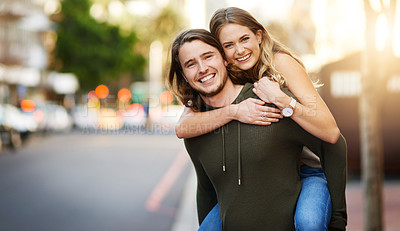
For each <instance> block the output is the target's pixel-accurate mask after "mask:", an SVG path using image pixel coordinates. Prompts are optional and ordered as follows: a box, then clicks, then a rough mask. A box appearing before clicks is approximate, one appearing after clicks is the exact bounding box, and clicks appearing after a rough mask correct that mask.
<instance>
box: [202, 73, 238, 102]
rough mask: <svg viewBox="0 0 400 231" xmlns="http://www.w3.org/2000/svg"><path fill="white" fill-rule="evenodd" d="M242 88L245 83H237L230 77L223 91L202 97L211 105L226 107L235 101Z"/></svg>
mask: <svg viewBox="0 0 400 231" xmlns="http://www.w3.org/2000/svg"><path fill="white" fill-rule="evenodd" d="M242 88H243V85H235V84H233V83H232V81H231V80H230V79H228V80H227V81H226V83H225V86H224V88H223V89H222V90H221V92H219V93H218V94H216V95H214V96H211V97H206V96H201V98H202V99H203V100H204V102H205V103H206V104H208V105H210V106H213V107H224V106H227V105H229V104H231V103H232V102H233V101H235V99H236V97H237V96H238V95H239V93H240V91H241V90H242Z"/></svg>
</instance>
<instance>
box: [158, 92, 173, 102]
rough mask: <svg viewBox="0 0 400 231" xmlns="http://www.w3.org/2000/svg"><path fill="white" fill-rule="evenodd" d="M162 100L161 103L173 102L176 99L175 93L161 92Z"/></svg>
mask: <svg viewBox="0 0 400 231" xmlns="http://www.w3.org/2000/svg"><path fill="white" fill-rule="evenodd" d="M160 100H161V103H163V104H171V103H172V101H173V100H174V95H173V94H172V93H171V92H169V91H163V92H162V93H161V94H160Z"/></svg>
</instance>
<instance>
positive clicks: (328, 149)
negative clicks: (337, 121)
mask: <svg viewBox="0 0 400 231" xmlns="http://www.w3.org/2000/svg"><path fill="white" fill-rule="evenodd" d="M292 124H293V125H294V126H295V127H296V128H295V130H296V131H298V132H297V136H296V137H295V140H294V142H298V141H300V142H301V144H302V145H304V146H306V147H308V148H309V149H310V150H311V151H312V152H314V153H315V154H316V155H318V157H319V158H320V160H321V165H322V169H323V171H324V173H325V177H326V179H327V182H328V189H329V193H330V195H331V199H332V217H331V221H330V224H329V230H346V225H347V211H346V195H345V189H346V177H347V172H346V171H347V162H346V161H347V144H346V140H345V138H344V137H343V135H342V134H341V135H340V137H339V140H338V141H337V142H336V143H335V144H331V143H328V142H324V141H321V140H320V139H318V138H316V137H314V136H313V135H311V134H309V133H308V132H307V131H305V130H304V129H303V128H301V127H300V126H299V125H297V124H296V123H295V122H294V121H293V123H292Z"/></svg>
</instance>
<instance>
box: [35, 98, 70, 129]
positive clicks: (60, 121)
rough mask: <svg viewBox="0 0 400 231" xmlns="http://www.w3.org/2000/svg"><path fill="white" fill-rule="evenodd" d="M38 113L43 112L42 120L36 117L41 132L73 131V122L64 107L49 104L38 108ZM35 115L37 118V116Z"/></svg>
mask: <svg viewBox="0 0 400 231" xmlns="http://www.w3.org/2000/svg"><path fill="white" fill-rule="evenodd" d="M38 111H40V112H41V118H38V117H37V116H36V120H38V121H40V122H39V130H41V131H45V132H49V131H50V132H65V131H70V130H71V128H72V125H73V121H72V118H71V116H70V115H69V114H68V112H67V110H66V109H65V108H64V107H63V106H61V105H57V104H54V103H49V102H47V103H45V104H43V105H40V106H38V107H37V109H36V112H38ZM34 113H35V112H34ZM33 115H34V116H35V114H33Z"/></svg>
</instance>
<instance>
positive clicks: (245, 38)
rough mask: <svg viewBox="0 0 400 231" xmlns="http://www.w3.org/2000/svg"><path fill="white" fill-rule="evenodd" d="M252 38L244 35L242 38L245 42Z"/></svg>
mask: <svg viewBox="0 0 400 231" xmlns="http://www.w3.org/2000/svg"><path fill="white" fill-rule="evenodd" d="M249 39H250V38H249V37H244V38H243V39H242V41H243V42H246V41H247V40H249Z"/></svg>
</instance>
